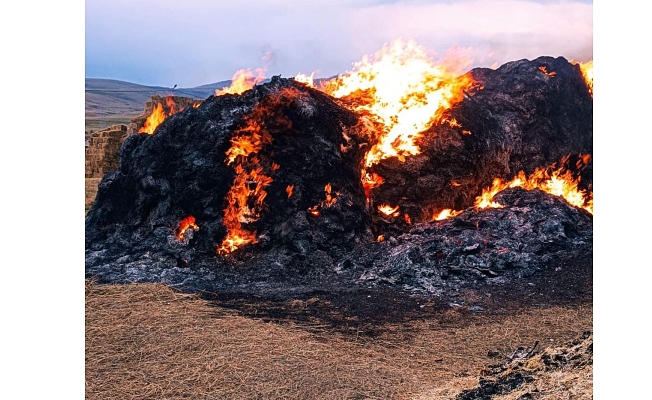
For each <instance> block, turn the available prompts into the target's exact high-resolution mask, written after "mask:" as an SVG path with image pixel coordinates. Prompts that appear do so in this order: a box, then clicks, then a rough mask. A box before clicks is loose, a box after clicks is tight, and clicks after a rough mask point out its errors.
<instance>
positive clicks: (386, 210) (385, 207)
mask: <svg viewBox="0 0 652 400" xmlns="http://www.w3.org/2000/svg"><path fill="white" fill-rule="evenodd" d="M398 208H399V207H398V206H396V207H392V206H390V205H389V204H381V205H379V206H378V211H380V212H381V213H382V214H385V215H387V216H388V217H390V216H391V217H398V216H399V212H398Z"/></svg>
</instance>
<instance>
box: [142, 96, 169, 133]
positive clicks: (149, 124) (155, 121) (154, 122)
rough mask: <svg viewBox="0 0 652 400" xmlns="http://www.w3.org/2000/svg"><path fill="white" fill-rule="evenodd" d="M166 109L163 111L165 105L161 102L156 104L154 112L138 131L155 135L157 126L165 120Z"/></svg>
mask: <svg viewBox="0 0 652 400" xmlns="http://www.w3.org/2000/svg"><path fill="white" fill-rule="evenodd" d="M166 117H167V115H165V111H163V105H162V104H161V103H158V104H156V106H155V107H154V110H152V114H150V116H149V117H147V119H146V120H145V124H144V125H143V126H142V127H141V128H140V130H139V131H138V133H146V134H148V135H153V134H154V131H155V130H156V128H157V127H158V126H159V125H160V124H161V122H163V121H165V118H166Z"/></svg>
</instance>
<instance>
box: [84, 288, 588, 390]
mask: <svg viewBox="0 0 652 400" xmlns="http://www.w3.org/2000/svg"><path fill="white" fill-rule="evenodd" d="M467 317H468V316H467V315H465V314H456V311H455V310H451V311H450V313H449V315H448V316H447V318H448V319H447V321H453V322H454V320H455V318H467ZM458 326H460V327H459V328H456V326H455V324H454V323H448V322H447V323H445V324H442V323H440V322H438V321H435V320H429V319H428V320H416V321H411V322H406V323H400V324H393V325H392V326H388V327H387V329H384V330H383V333H382V334H380V335H379V336H376V337H365V336H360V335H348V334H342V333H341V332H337V331H333V330H329V329H326V328H324V329H323V330H321V331H320V332H316V331H315V329H314V327H311V328H310V329H305V328H306V327H305V326H303V325H301V324H297V323H295V322H292V321H284V322H283V323H282V324H279V323H269V322H264V321H262V320H261V319H256V318H245V317H243V316H241V315H240V314H239V312H238V311H237V310H228V309H224V308H220V307H214V306H213V307H211V306H210V304H209V303H208V302H206V301H205V300H202V299H200V298H198V297H197V296H195V295H189V294H183V293H179V292H175V291H173V290H171V289H170V288H168V287H165V286H163V285H154V284H139V285H124V286H121V285H98V284H95V283H94V282H92V281H87V282H86V398H87V399H110V398H115V399H151V398H202V399H243V398H247V399H306V398H313V399H452V398H454V397H455V396H456V395H457V394H458V393H460V392H461V391H462V390H465V389H469V388H472V387H473V386H475V385H477V383H478V379H477V377H478V376H480V373H481V371H482V369H483V368H485V367H486V365H488V364H489V363H492V360H501V359H502V360H505V359H506V358H507V357H509V355H510V354H511V353H512V352H513V349H514V348H517V347H518V346H522V345H526V344H531V343H534V342H535V341H536V340H541V341H542V342H544V341H546V342H547V343H550V344H553V343H559V344H561V343H564V342H565V341H568V340H570V339H572V338H573V337H575V336H577V335H578V334H579V333H581V332H583V331H585V330H588V329H591V327H592V308H591V307H590V306H589V307H581V306H576V307H565V308H562V307H551V308H547V309H532V308H530V309H524V310H522V311H521V312H518V313H509V314H505V315H493V316H482V315H481V316H478V317H475V318H474V320H473V322H472V323H465V324H459V325H458ZM406 332H409V334H406ZM551 339H552V341H551ZM587 377H588V378H591V377H592V376H585V378H587ZM569 379H570V378H569ZM576 379H580V378H576ZM574 382H575V383H574V385H576V386H577V384H578V383H577V381H574ZM557 383H558V382H557ZM587 384H588V385H590V384H591V382H590V381H589V382H588V383H587Z"/></svg>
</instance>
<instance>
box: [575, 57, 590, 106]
mask: <svg viewBox="0 0 652 400" xmlns="http://www.w3.org/2000/svg"><path fill="white" fill-rule="evenodd" d="M571 62H572V63H573V64H577V65H579V66H580V71H582V76H583V77H584V82H586V86H588V88H589V93H591V97H593V60H591V61H589V62H587V63H578V62H573V61H571Z"/></svg>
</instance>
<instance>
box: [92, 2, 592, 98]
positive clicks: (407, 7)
mask: <svg viewBox="0 0 652 400" xmlns="http://www.w3.org/2000/svg"><path fill="white" fill-rule="evenodd" d="M592 13H593V6H592V4H585V3H580V2H543V3H542V2H528V1H516V0H502V1H501V0H483V1H479V0H475V1H457V2H445V1H444V2H434V3H433V2H425V1H405V2H391V1H389V2H388V1H378V0H375V1H373V0H357V1H344V0H329V1H326V0H316V1H310V2H306V1H302V2H298V1H294V2H293V1H281V0H272V1H268V0H265V1H262V0H245V1H237V2H235V1H233V2H231V1H220V2H212V1H195V2H185V3H183V4H182V3H181V2H178V1H174V2H173V1H168V0H158V1H152V0H131V1H115V0H114V1H111V2H106V1H99V0H95V1H91V0H89V1H87V3H86V65H87V76H100V75H105V76H104V77H113V78H116V79H125V80H132V81H133V80H135V81H137V82H142V83H147V84H161V85H166V86H168V85H172V84H174V83H178V84H179V85H180V86H185V87H187V86H194V85H199V84H204V83H209V82H214V81H218V80H224V79H229V78H230V77H231V75H232V74H233V72H235V71H236V70H237V69H240V68H246V67H253V68H255V67H262V66H263V65H264V62H263V61H262V60H261V59H262V57H263V55H264V53H265V52H266V51H272V52H273V54H274V57H273V61H272V62H271V63H270V64H269V65H268V72H269V73H270V74H279V73H280V74H283V75H284V76H290V75H294V74H296V73H297V72H307V73H309V72H312V71H313V70H318V71H319V72H320V73H319V75H321V76H326V75H332V74H335V73H338V72H344V70H346V69H349V68H350V66H351V63H352V62H354V61H356V60H358V59H360V58H361V56H362V55H363V54H370V53H373V52H375V51H376V50H378V49H379V48H380V47H381V46H382V44H383V43H385V42H387V41H390V40H392V39H395V38H398V37H402V38H405V39H408V38H413V39H415V40H417V42H418V43H420V44H422V45H424V46H426V47H428V48H430V49H432V50H434V51H436V52H437V53H439V54H443V53H444V52H445V51H446V50H447V49H448V48H450V47H452V46H461V47H473V49H474V51H473V56H474V59H475V61H476V66H479V65H487V66H488V65H491V64H492V63H493V62H499V63H504V62H507V61H511V60H514V59H520V58H535V57H537V56H540V55H551V56H559V55H563V56H565V57H567V58H573V59H577V60H582V61H583V60H584V59H589V58H591V57H592V51H593V43H592V41H593V16H592ZM480 60H482V61H480ZM112 73H113V74H116V76H108V75H110V74H112Z"/></svg>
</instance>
